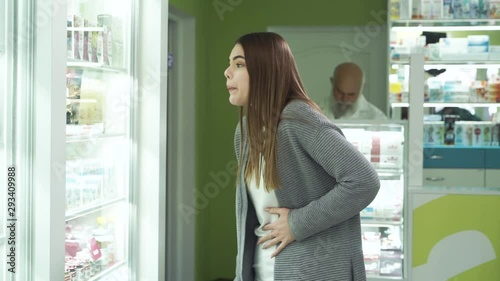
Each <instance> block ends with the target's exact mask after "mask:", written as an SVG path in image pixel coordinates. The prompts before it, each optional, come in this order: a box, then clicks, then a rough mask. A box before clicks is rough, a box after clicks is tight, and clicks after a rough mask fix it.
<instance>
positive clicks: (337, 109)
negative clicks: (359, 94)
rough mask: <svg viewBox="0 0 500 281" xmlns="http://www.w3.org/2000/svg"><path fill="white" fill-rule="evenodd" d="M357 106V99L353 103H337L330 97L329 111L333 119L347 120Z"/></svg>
mask: <svg viewBox="0 0 500 281" xmlns="http://www.w3.org/2000/svg"><path fill="white" fill-rule="evenodd" d="M358 106H359V98H358V99H357V100H356V101H355V102H339V101H337V100H336V99H335V97H333V96H331V97H330V110H331V111H332V113H333V116H334V117H335V119H339V118H342V117H344V118H349V117H350V116H352V115H353V114H354V113H355V112H356V111H357V110H358Z"/></svg>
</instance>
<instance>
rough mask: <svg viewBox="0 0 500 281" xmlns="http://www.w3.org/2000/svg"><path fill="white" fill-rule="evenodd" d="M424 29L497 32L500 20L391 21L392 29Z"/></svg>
mask: <svg viewBox="0 0 500 281" xmlns="http://www.w3.org/2000/svg"><path fill="white" fill-rule="evenodd" d="M407 27H411V28H413V29H415V28H423V29H425V30H429V31H431V30H497V29H499V28H500V19H435V20H430V19H408V20H391V28H392V29H393V30H394V29H398V28H407Z"/></svg>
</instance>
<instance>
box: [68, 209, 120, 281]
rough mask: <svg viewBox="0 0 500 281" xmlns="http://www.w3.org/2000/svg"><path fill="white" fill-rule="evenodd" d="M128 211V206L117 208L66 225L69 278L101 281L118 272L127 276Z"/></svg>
mask: <svg viewBox="0 0 500 281" xmlns="http://www.w3.org/2000/svg"><path fill="white" fill-rule="evenodd" d="M126 208H128V207H127V204H115V205H112V206H109V207H108V208H107V209H106V210H105V211H104V210H102V212H100V213H99V212H94V213H92V214H91V215H88V214H87V215H85V216H80V217H77V218H74V219H72V220H67V221H66V227H65V231H66V234H65V249H66V263H65V265H66V266H65V267H66V272H67V273H66V274H67V275H71V274H74V273H76V275H77V276H79V275H80V276H82V278H81V279H79V280H98V279H99V278H100V277H102V276H104V275H106V274H109V273H110V272H112V271H119V272H121V273H120V274H122V276H126V273H125V272H124V271H126V268H125V267H124V265H125V260H126V259H125V257H126V256H127V247H126V245H125V243H126V241H127V235H128V232H127V231H126V227H125V226H126V223H125V222H124V221H123V219H124V217H123V214H122V212H126V211H127V210H126ZM73 272H74V273H73ZM115 280H121V279H119V278H118V279H115Z"/></svg>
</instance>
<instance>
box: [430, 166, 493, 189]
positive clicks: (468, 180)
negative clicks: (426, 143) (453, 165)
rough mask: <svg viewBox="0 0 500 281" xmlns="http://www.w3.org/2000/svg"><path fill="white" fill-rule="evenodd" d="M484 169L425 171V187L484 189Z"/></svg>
mask: <svg viewBox="0 0 500 281" xmlns="http://www.w3.org/2000/svg"><path fill="white" fill-rule="evenodd" d="M484 184H485V182H484V170H483V169H424V180H423V185H424V186H449V187H484Z"/></svg>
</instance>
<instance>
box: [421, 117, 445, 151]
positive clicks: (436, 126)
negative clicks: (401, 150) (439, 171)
mask: <svg viewBox="0 0 500 281" xmlns="http://www.w3.org/2000/svg"><path fill="white" fill-rule="evenodd" d="M443 142H444V123H443V121H425V122H424V145H426V146H436V145H442V144H443Z"/></svg>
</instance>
